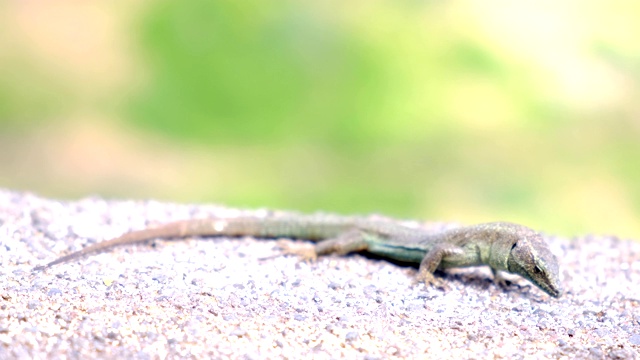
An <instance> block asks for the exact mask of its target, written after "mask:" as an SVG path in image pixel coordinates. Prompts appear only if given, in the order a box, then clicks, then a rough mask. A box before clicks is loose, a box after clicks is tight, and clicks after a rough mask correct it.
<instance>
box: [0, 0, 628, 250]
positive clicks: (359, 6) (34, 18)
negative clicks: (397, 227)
mask: <svg viewBox="0 0 640 360" xmlns="http://www.w3.org/2000/svg"><path fill="white" fill-rule="evenodd" d="M638 19H640V3H638V2H636V1H617V2H606V1H587V0H582V1H563V2H556V1H518V2H512V1H506V0H505V1H495V2H491V3H489V4H488V3H487V2H484V1H473V0H460V1H419V0H399V1H398V0H396V1H371V0H367V1H359V0H356V1H317V0H308V1H286V0H285V1H259V0H248V1H237V0H189V1H184V0H170V1H166V0H161V1H129V2H114V1H55V2H46V1H17V0H16V1H3V2H0V187H5V188H11V189H17V190H28V191H33V192H36V193H38V194H41V195H45V196H50V197H56V198H78V197H84V196H88V195H94V194H97V195H100V196H104V197H109V198H139V199H145V198H154V199H160V200H169V201H179V202H199V203H202V202H207V203H218V204H225V205H229V206H238V207H268V208H284V209H296V210H301V211H316V210H324V211H331V212H338V213H372V212H378V213H384V214H387V215H391V216H397V217H408V218H416V219H438V220H453V221H459V222H464V223H476V222H483V221H493V220H498V219H501V220H510V221H516V222H521V223H525V224H528V225H530V226H532V227H535V228H538V229H542V230H544V231H545V232H549V233H556V234H560V235H565V236H571V235H578V234H584V233H601V234H615V235H618V236H621V237H632V238H640V221H639V219H640V186H639V184H640V161H639V156H640V41H638V34H640V21H638Z"/></svg>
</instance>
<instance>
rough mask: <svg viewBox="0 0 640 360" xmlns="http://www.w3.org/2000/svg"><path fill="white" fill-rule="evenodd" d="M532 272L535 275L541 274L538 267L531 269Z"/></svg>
mask: <svg viewBox="0 0 640 360" xmlns="http://www.w3.org/2000/svg"><path fill="white" fill-rule="evenodd" d="M533 272H534V273H535V274H542V269H540V267H539V266H538V265H536V266H534V267H533Z"/></svg>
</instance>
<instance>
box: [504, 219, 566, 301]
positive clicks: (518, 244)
mask: <svg viewBox="0 0 640 360" xmlns="http://www.w3.org/2000/svg"><path fill="white" fill-rule="evenodd" d="M527 230H529V229H527ZM518 235H519V236H518V239H517V240H516V241H515V242H514V243H513V245H512V246H511V251H510V252H509V260H508V262H507V265H508V268H509V269H508V270H509V272H511V273H514V274H518V275H520V276H522V277H524V278H526V279H527V280H529V281H531V282H532V283H533V284H535V285H536V286H537V287H539V288H540V289H542V290H543V291H544V292H546V293H547V294H549V295H551V296H553V297H556V298H558V297H560V296H561V295H562V289H561V287H560V279H559V277H558V273H559V270H558V260H557V258H556V257H555V256H554V255H553V254H552V253H551V250H549V246H547V243H546V241H544V239H543V238H542V236H541V235H540V234H538V233H537V232H534V231H533V230H531V231H523V232H521V233H520V234H518Z"/></svg>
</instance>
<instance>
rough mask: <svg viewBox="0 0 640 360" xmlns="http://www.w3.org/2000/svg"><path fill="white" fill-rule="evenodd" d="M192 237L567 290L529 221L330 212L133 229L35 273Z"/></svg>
mask: <svg viewBox="0 0 640 360" xmlns="http://www.w3.org/2000/svg"><path fill="white" fill-rule="evenodd" d="M187 236H232V237H238V236H253V237H257V238H292V239H304V240H310V241H313V242H316V244H315V247H314V250H315V251H314V254H313V256H316V255H326V254H330V253H336V254H347V253H351V252H358V251H366V252H369V253H371V254H375V255H379V256H382V257H386V258H390V259H395V260H399V261H404V262H410V263H418V264H420V267H419V270H418V276H417V278H418V280H419V281H423V282H425V283H427V284H432V283H434V282H435V278H434V277H433V272H434V271H436V270H438V269H440V270H442V269H447V268H453V267H467V266H477V265H488V266H489V267H491V269H492V270H493V273H494V275H495V277H496V278H497V279H498V280H500V281H501V277H499V273H498V272H499V271H506V272H510V273H514V274H518V275H520V276H522V277H524V278H526V279H527V280H529V281H531V282H532V283H533V284H534V285H536V286H537V287H539V288H540V289H542V290H543V291H544V292H546V293H547V294H549V295H551V296H553V297H560V295H561V294H562V290H561V287H560V281H559V278H558V274H559V270H558V263H557V259H556V257H555V256H554V255H553V254H552V253H551V251H550V250H549V247H548V246H547V244H546V242H545V241H544V239H543V238H542V236H541V235H540V234H539V233H537V232H535V231H533V230H531V229H529V228H527V227H525V226H522V225H517V224H513V223H507V222H495V223H486V224H479V225H472V226H464V227H459V228H454V229H450V230H445V231H441V232H436V233H433V232H431V231H426V230H424V229H421V228H418V227H410V226H405V225H402V224H400V223H397V222H393V221H391V220H379V219H370V218H351V217H339V216H330V215H307V216H305V215H296V216H283V217H235V218H212V219H193V220H182V221H176V222H171V223H167V224H164V225H160V226H158V227H154V228H148V229H143V230H137V231H131V232H128V233H125V234H124V235H122V236H120V237H117V238H114V239H111V240H107V241H103V242H100V243H97V244H93V245H90V246H87V247H86V248H84V249H82V250H79V251H76V252H73V253H71V254H68V255H65V256H62V257H60V258H58V259H56V260H54V261H52V262H50V263H48V264H46V265H44V266H38V267H36V268H34V270H35V271H38V270H44V269H47V268H50V267H51V266H53V265H56V264H60V263H64V262H67V261H71V260H74V259H77V258H80V257H83V256H86V255H89V254H92V253H97V252H101V251H104V250H107V249H109V248H112V247H114V246H118V245H127V244H133V243H138V242H143V241H147V240H151V239H155V238H183V237H187Z"/></svg>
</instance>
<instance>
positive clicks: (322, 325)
mask: <svg viewBox="0 0 640 360" xmlns="http://www.w3.org/2000/svg"><path fill="white" fill-rule="evenodd" d="M238 213H243V211H238V210H230V209H225V208H222V207H216V206H196V205H193V206H187V205H175V204H163V203H159V202H155V201H106V200H103V199H100V198H87V199H82V200H79V201H75V202H61V201H55V200H47V199H43V198H40V197H37V196H34V195H32V194H24V193H16V192H10V191H2V190H0V265H1V266H0V278H1V279H2V281H1V288H0V358H3V359H6V358H56V357H65V358H94V357H102V358H142V359H147V358H149V359H155V358H167V357H168V358H177V357H197V358H203V357H215V358H234V359H236V358H278V357H287V358H302V357H303V356H313V357H314V358H321V359H323V358H326V359H329V358H339V357H347V356H348V357H350V358H353V357H355V358H364V359H382V358H390V357H398V358H405V357H406V358H416V357H422V358H424V357H430V356H431V357H438V358H453V359H461V358H509V359H520V358H527V359H529V358H593V359H601V358H616V359H628V358H635V357H637V356H638V353H639V352H640V243H639V242H634V241H627V240H624V241H623V240H620V239H617V238H615V237H612V236H607V237H596V236H586V237H579V238H575V239H562V238H556V237H551V236H549V237H548V241H549V243H550V245H551V248H552V250H553V251H554V253H556V254H557V255H558V257H559V259H560V263H561V270H562V275H561V276H562V278H563V285H564V288H565V294H564V296H563V297H562V298H560V299H558V300H556V299H553V298H550V297H548V296H547V295H545V294H544V293H543V292H542V291H540V290H539V289H537V288H535V287H532V286H531V285H530V284H528V283H527V282H526V281H525V280H522V279H517V278H513V279H514V284H512V285H511V286H510V287H509V288H508V289H503V288H501V287H499V286H497V285H496V284H494V283H493V281H492V279H491V273H490V271H489V270H488V269H485V268H473V269H462V270H453V271H447V272H446V273H440V274H439V276H440V277H442V278H443V280H444V281H445V283H446V284H447V287H448V288H447V289H438V288H426V287H425V286H424V285H421V284H415V283H414V281H413V277H414V275H415V273H416V269H415V268H412V267H405V266H401V265H398V264H393V263H390V262H387V261H384V260H380V259H372V258H366V257H364V256H361V255H352V256H346V257H338V256H329V257H324V258H321V259H320V260H318V261H317V262H315V263H311V264H309V263H305V262H301V261H299V259H297V258H295V257H292V256H286V255H282V249H281V248H280V247H279V246H278V243H277V242H275V241H263V240H257V239H251V238H242V239H229V238H216V239H212V238H208V239H199V240H196V239H193V238H192V239H187V240H184V241H161V240H156V241H153V242H152V244H150V245H137V246H130V247H121V248H116V249H113V250H112V251H109V252H106V253H103V254H99V255H95V256H91V257H88V258H84V259H81V260H79V261H77V262H73V263H69V264H63V265H59V266H56V267H54V268H52V269H49V270H47V271H46V272H44V273H32V271H31V269H32V268H33V267H34V266H36V265H42V264H44V263H46V262H48V261H50V260H52V259H55V258H56V257H58V256H59V255H63V254H67V253H68V252H70V251H74V250H78V249H80V248H82V247H83V246H85V245H87V244H89V243H94V242H97V241H102V240H104V239H109V238H111V237H115V236H118V235H120V234H121V233H123V232H126V231H128V230H132V229H140V228H143V227H145V226H152V225H154V224H159V223H162V222H167V221H171V220H178V219H185V218H192V217H206V216H212V215H216V214H218V215H230V214H231V215H233V214H238ZM497 220H498V219H497ZM426 226H432V227H434V225H433V224H427V225H426ZM434 228H435V227H434Z"/></svg>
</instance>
